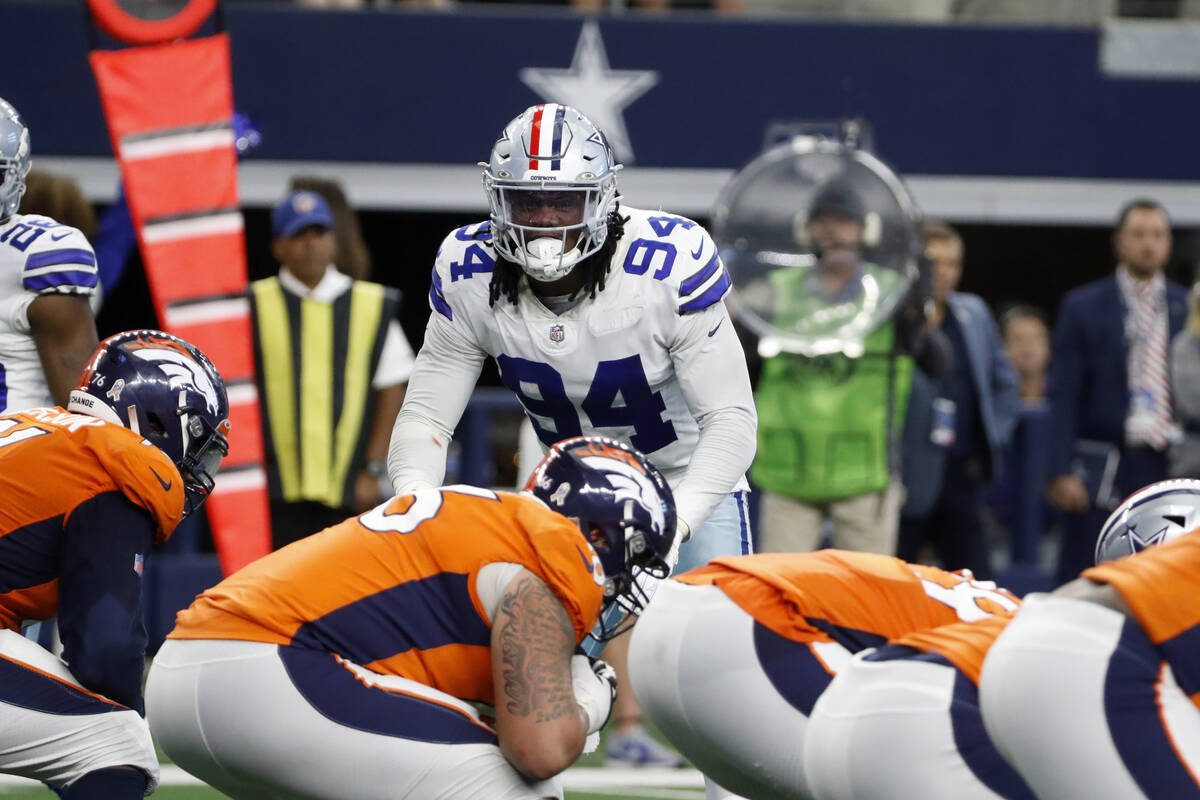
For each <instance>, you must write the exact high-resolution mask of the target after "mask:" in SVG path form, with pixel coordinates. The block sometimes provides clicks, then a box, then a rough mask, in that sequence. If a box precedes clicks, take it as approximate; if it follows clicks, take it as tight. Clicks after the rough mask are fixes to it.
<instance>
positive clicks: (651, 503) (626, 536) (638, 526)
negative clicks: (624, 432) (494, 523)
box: [525, 436, 675, 640]
mask: <svg viewBox="0 0 1200 800" xmlns="http://www.w3.org/2000/svg"><path fill="white" fill-rule="evenodd" d="M525 491H526V492H529V493H531V494H533V495H534V496H535V497H537V498H538V499H539V500H541V501H542V502H543V503H545V504H546V505H547V506H549V507H550V508H551V509H553V510H554V511H557V512H559V513H560V514H562V515H563V516H565V517H569V518H571V519H573V520H576V521H577V522H578V523H579V526H580V528H581V529H582V530H583V532H584V535H585V536H587V538H588V541H589V542H591V544H592V548H593V549H594V550H595V551H596V554H597V556H598V557H599V559H600V565H601V567H602V568H603V570H604V580H605V584H604V596H605V602H606V605H608V604H612V603H616V604H617V605H618V606H619V607H620V608H621V609H622V610H624V611H626V612H628V613H629V614H631V615H637V614H640V613H641V612H642V609H644V608H645V604H646V603H647V602H648V597H647V596H646V594H645V592H644V590H643V589H642V588H641V587H640V586H639V582H638V581H637V580H636V579H637V578H638V577H639V576H640V575H641V574H642V573H645V574H647V575H649V576H651V577H653V578H658V579H662V578H665V577H667V574H668V573H669V572H670V567H669V566H668V558H669V553H670V551H671V545H672V543H673V539H674V536H675V498H674V497H673V496H672V494H671V487H670V486H669V485H668V484H667V479H666V478H664V477H663V475H662V473H661V472H659V471H658V468H657V467H655V466H654V465H653V464H651V463H650V462H649V461H648V460H647V459H646V457H645V456H643V455H642V454H641V453H639V452H638V451H636V450H634V449H633V448H632V447H629V446H628V445H626V444H623V443H621V442H618V441H616V440H615V439H608V438H605V437H602V436H577V437H575V438H572V439H565V440H563V441H561V442H559V443H558V444H556V445H554V446H553V447H552V448H550V452H549V453H547V454H546V457H545V458H543V459H542V461H541V462H540V463H539V464H538V465H537V467H536V468H535V469H534V471H533V474H532V475H530V477H529V481H528V482H527V483H526V484H525ZM603 619H604V617H603V616H602V620H603ZM631 621H632V617H630V622H631ZM626 627H628V625H626V626H614V628H613V629H612V630H609V629H608V626H607V625H606V624H605V623H604V622H602V623H601V628H602V629H601V631H600V633H599V634H598V635H597V636H596V638H597V639H600V640H606V639H611V638H612V637H613V636H616V635H618V634H620V633H621V632H622V631H623V630H624V629H625V628H626Z"/></svg>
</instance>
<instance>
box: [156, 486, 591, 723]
mask: <svg viewBox="0 0 1200 800" xmlns="http://www.w3.org/2000/svg"><path fill="white" fill-rule="evenodd" d="M496 562H500V563H514V564H520V565H522V566H524V567H525V568H526V569H529V570H530V571H531V572H533V573H534V574H535V575H537V576H538V577H539V578H541V579H542V580H543V581H545V582H546V584H547V585H548V586H549V587H550V589H551V590H552V591H553V592H554V593H555V594H556V595H558V597H559V598H561V599H562V600H563V606H564V608H565V609H566V610H567V613H568V615H569V616H570V617H571V621H572V624H573V625H574V628H575V635H576V642H579V641H581V640H582V639H583V637H584V635H585V634H586V633H587V632H588V631H589V630H591V628H592V626H593V625H594V624H595V622H596V620H597V618H598V617H599V613H600V606H601V603H602V600H603V583H604V578H603V574H602V573H600V572H597V567H598V559H596V558H593V551H592V549H591V546H590V545H589V544H588V543H587V540H586V539H585V538H584V536H583V534H582V533H581V532H580V531H579V528H578V527H577V526H576V525H574V524H573V523H571V522H570V521H569V520H567V519H566V518H565V517H563V516H561V515H560V514H557V513H555V512H553V511H551V510H550V509H548V508H546V507H545V506H544V505H542V504H541V503H540V502H539V501H538V500H536V499H534V498H532V497H529V496H523V495H514V494H504V493H500V494H496V493H492V492H487V491H484V490H478V489H471V488H470V487H450V488H446V489H442V490H435V489H429V490H422V491H420V492H417V493H416V494H412V495H404V496H401V497H398V498H395V499H394V500H392V501H391V502H390V503H389V504H387V505H386V506H381V507H379V508H377V509H375V510H373V511H371V512H368V513H366V514H363V515H361V516H360V517H357V518H354V519H349V520H347V521H345V522H343V523H341V524H339V525H336V526H334V527H332V528H329V529H327V530H325V531H322V532H320V533H317V534H314V535H313V536H310V537H308V538H306V539H302V540H300V541H298V542H295V543H293V544H291V545H288V546H287V547H284V548H283V549H281V550H278V551H276V552H274V553H271V554H270V555H268V556H266V557H264V558H262V559H260V560H258V561H256V562H254V563H253V564H250V565H249V566H247V567H245V568H243V569H242V570H240V571H238V572H237V573H235V574H234V575H231V576H230V577H228V578H226V579H225V580H224V581H222V582H221V583H220V584H218V585H217V586H215V587H214V588H212V589H210V590H208V591H207V592H205V593H203V594H202V595H200V596H199V597H198V598H197V599H196V601H195V602H194V603H193V604H192V605H191V607H189V608H187V609H185V610H184V611H182V612H180V613H179V615H178V617H177V618H176V627H175V630H174V631H172V633H171V634H170V636H171V637H172V638H182V639H196V638H204V639H244V640H245V639H248V640H252V641H262V642H273V643H277V644H287V645H294V646H300V647H312V648H315V649H319V650H322V651H326V652H333V653H337V654H338V655H340V656H342V657H344V658H346V659H348V660H349V661H352V662H355V663H358V664H361V665H363V666H366V667H369V668H371V669H374V670H376V671H379V672H383V673H388V674H394V675H400V676H402V677H405V678H409V679H412V680H416V681H420V682H421V683H424V684H426V685H429V686H433V687H434V688H437V689H440V690H442V691H445V692H447V693H449V694H451V695H454V696H455V697H460V698H462V699H465V700H478V701H481V702H486V703H491V702H492V701H493V687H492V671H491V653H490V642H491V623H490V621H489V620H488V618H487V615H486V613H485V611H484V609H483V607H482V605H481V602H480V600H479V597H478V595H477V593H476V587H475V578H476V576H477V574H478V572H479V570H480V569H481V568H482V567H483V566H484V565H486V564H491V563H496Z"/></svg>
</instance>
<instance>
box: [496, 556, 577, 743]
mask: <svg viewBox="0 0 1200 800" xmlns="http://www.w3.org/2000/svg"><path fill="white" fill-rule="evenodd" d="M497 616H498V617H499V619H498V623H499V625H500V629H499V631H498V635H499V640H500V657H501V663H502V664H503V665H504V668H503V671H502V675H503V678H504V688H503V693H504V701H505V707H506V708H507V709H508V712H509V713H510V714H512V715H513V716H516V717H528V716H530V715H535V721H536V722H547V721H550V720H554V719H558V718H560V717H563V716H566V715H568V714H576V713H578V704H577V703H576V702H575V692H574V690H573V689H572V687H571V668H570V663H571V652H572V648H573V645H574V643H575V629H574V628H573V627H572V625H571V620H570V618H569V617H568V616H567V612H566V609H564V608H563V604H562V601H561V600H559V599H558V597H556V596H555V595H554V593H553V592H551V591H550V589H549V588H548V587H547V586H546V584H544V583H542V581H541V580H540V579H539V578H537V577H536V576H534V575H532V574H529V573H525V574H522V575H520V576H519V577H518V578H516V579H515V580H514V581H513V582H512V584H510V585H509V587H508V589H507V590H506V591H505V593H504V596H503V598H501V601H500V614H498V615H497ZM497 699H499V698H497Z"/></svg>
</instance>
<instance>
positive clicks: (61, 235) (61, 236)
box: [50, 231, 71, 242]
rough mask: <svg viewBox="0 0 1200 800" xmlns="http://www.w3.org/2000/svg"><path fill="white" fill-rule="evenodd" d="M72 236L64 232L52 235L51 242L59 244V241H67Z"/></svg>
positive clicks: (68, 232)
mask: <svg viewBox="0 0 1200 800" xmlns="http://www.w3.org/2000/svg"><path fill="white" fill-rule="evenodd" d="M70 235H71V232H70V231H63V232H62V233H60V234H57V235H55V234H53V233H52V234H50V239H51V241H55V242H57V241H58V240H59V239H65V238H67V237H68V236H70Z"/></svg>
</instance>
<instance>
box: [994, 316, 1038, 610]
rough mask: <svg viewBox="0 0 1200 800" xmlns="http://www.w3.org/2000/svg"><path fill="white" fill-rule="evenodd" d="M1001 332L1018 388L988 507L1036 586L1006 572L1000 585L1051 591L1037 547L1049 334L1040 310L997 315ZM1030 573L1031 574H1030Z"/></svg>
mask: <svg viewBox="0 0 1200 800" xmlns="http://www.w3.org/2000/svg"><path fill="white" fill-rule="evenodd" d="M1000 332H1001V333H1002V334H1003V336H1004V343H1005V346H1006V348H1007V349H1008V357H1009V360H1010V361H1012V363H1013V367H1014V368H1015V369H1016V371H1017V377H1018V379H1019V381H1020V384H1019V386H1018V388H1017V395H1018V397H1020V400H1021V411H1020V412H1019V413H1018V415H1017V424H1016V426H1015V427H1014V428H1013V433H1012V437H1011V439H1010V441H1009V443H1008V445H1007V446H1006V447H1005V448H1004V456H1003V458H1002V459H1001V460H1002V469H1001V471H1000V472H999V473H998V474H997V475H996V479H995V481H994V482H993V486H992V491H991V493H990V495H989V497H988V505H989V506H990V508H991V510H992V513H993V514H994V515H995V517H996V519H997V520H998V521H999V522H1000V523H1001V524H1002V525H1003V526H1004V527H1005V528H1006V529H1007V531H1008V535H1009V538H1010V540H1011V545H1012V559H1013V564H1014V565H1021V567H1022V568H1025V569H1026V572H1025V573H1024V574H1025V575H1026V576H1028V579H1029V580H1035V581H1038V582H1039V583H1038V585H1037V587H1032V586H1030V587H1026V586H1019V585H1018V584H1017V583H1014V581H1018V580H1019V578H1017V577H1016V576H1015V575H1014V573H1013V571H1012V570H1011V569H1010V570H1009V572H1008V574H1007V575H1006V577H1005V582H1006V583H1007V584H1008V585H1009V586H1012V587H1013V588H1019V589H1021V590H1022V593H1023V592H1024V591H1027V590H1028V591H1032V590H1035V588H1036V590H1039V591H1040V590H1042V589H1046V590H1048V589H1050V588H1051V587H1050V586H1048V585H1045V584H1048V583H1049V580H1050V578H1049V575H1048V574H1047V573H1045V572H1044V571H1043V570H1042V567H1041V565H1040V563H1039V562H1040V560H1041V559H1040V558H1039V555H1040V543H1041V539H1042V535H1043V532H1044V531H1045V529H1046V525H1047V509H1046V498H1045V491H1044V487H1045V485H1046V456H1047V453H1048V450H1049V447H1048V442H1049V438H1050V436H1049V430H1050V415H1049V411H1048V409H1047V406H1046V367H1047V366H1048V365H1049V363H1050V330H1049V326H1048V325H1047V323H1046V315H1045V314H1044V313H1043V312H1042V311H1041V309H1038V308H1034V307H1033V306H1028V305H1014V306H1011V307H1010V308H1008V309H1007V310H1006V311H1005V312H1004V313H1003V314H1001V315H1000ZM1030 570H1032V571H1030Z"/></svg>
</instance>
